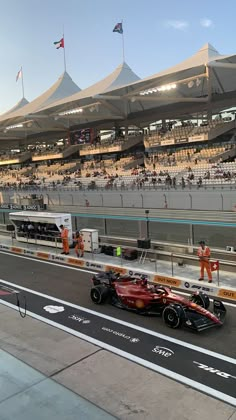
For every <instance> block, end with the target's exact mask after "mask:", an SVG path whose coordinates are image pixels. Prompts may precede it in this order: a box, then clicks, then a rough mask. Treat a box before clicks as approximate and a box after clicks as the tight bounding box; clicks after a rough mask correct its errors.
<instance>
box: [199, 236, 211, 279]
mask: <svg viewBox="0 0 236 420" xmlns="http://www.w3.org/2000/svg"><path fill="white" fill-rule="evenodd" d="M199 245H200V246H199V248H198V250H197V256H198V257H199V262H200V279H199V280H200V281H201V280H204V271H205V270H206V272H207V276H208V283H211V282H212V274H211V265H210V256H211V250H210V248H209V246H206V244H205V242H204V241H200V242H199Z"/></svg>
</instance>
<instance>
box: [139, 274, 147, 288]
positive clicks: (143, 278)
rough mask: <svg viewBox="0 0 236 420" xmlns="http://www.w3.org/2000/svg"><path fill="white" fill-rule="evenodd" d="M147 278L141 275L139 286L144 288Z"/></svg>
mask: <svg viewBox="0 0 236 420" xmlns="http://www.w3.org/2000/svg"><path fill="white" fill-rule="evenodd" d="M147 282H148V281H147V277H146V276H145V275H144V274H142V276H141V282H140V284H141V286H146V285H147Z"/></svg>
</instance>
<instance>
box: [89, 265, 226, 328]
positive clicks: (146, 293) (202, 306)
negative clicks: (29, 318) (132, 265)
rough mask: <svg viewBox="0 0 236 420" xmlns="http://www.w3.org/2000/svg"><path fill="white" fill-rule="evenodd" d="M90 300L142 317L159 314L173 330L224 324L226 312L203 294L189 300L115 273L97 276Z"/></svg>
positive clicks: (220, 304)
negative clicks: (183, 327)
mask: <svg viewBox="0 0 236 420" xmlns="http://www.w3.org/2000/svg"><path fill="white" fill-rule="evenodd" d="M92 282H93V287H92V289H91V292H90V296H91V299H92V301H93V302H94V303H96V304H102V303H106V302H109V303H110V304H112V305H114V306H117V307H118V308H123V309H126V310H129V311H135V312H137V313H139V314H142V315H159V316H162V318H163V320H164V322H165V323H166V324H167V325H168V326H169V327H171V328H178V327H180V326H181V325H182V326H186V327H188V328H190V329H192V330H195V331H202V330H205V329H207V328H210V327H217V326H221V325H223V322H224V319H225V315H226V309H225V306H224V304H223V303H222V302H221V301H220V300H216V299H214V301H213V311H212V312H211V311H209V309H208V308H209V306H210V300H209V297H208V296H207V295H206V294H205V293H203V292H196V293H193V294H192V295H191V296H190V298H189V299H187V298H186V297H183V296H179V295H177V294H175V293H173V292H172V290H171V288H169V287H163V286H160V285H156V284H155V285H153V284H150V283H148V281H147V279H145V278H144V277H143V278H132V277H129V276H122V277H121V276H120V275H119V274H115V273H112V272H103V273H98V274H95V275H94V276H93V278H92Z"/></svg>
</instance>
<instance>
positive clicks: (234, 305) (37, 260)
mask: <svg viewBox="0 0 236 420" xmlns="http://www.w3.org/2000/svg"><path fill="white" fill-rule="evenodd" d="M0 254H7V255H10V257H16V258H24V259H25V260H30V261H34V262H38V263H42V264H49V265H55V266H56V267H62V268H67V269H69V270H76V271H82V272H85V273H89V274H98V272H97V271H92V270H87V269H83V268H79V267H70V266H69V265H64V264H62V263H55V262H51V261H43V260H40V259H38V258H32V257H25V256H23V255H16V254H13V253H12V252H7V251H0ZM177 293H179V294H181V295H187V296H189V293H186V292H180V291H179V290H177ZM210 300H211V302H212V299H210ZM222 302H223V303H224V305H226V306H231V307H233V308H236V304H235V303H229V302H226V301H224V300H222Z"/></svg>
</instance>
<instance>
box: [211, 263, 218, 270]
mask: <svg viewBox="0 0 236 420" xmlns="http://www.w3.org/2000/svg"><path fill="white" fill-rule="evenodd" d="M219 266H220V264H219V261H211V271H219Z"/></svg>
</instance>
